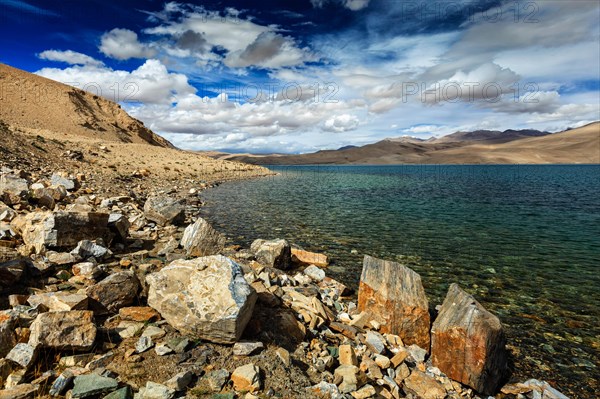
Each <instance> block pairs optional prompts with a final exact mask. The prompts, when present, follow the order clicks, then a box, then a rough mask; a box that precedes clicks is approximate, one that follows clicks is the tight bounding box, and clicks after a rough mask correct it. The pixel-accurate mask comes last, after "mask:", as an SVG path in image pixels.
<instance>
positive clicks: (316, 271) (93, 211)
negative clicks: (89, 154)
mask: <svg viewBox="0 0 600 399" xmlns="http://www.w3.org/2000/svg"><path fill="white" fill-rule="evenodd" d="M0 178H1V180H0V201H1V202H0V309H3V310H1V311H0V399H5V398H6V399H8V398H11V399H17V398H50V397H66V398H108V399H117V398H119V399H127V398H139V399H169V398H215V399H217V398H223V399H224V398H247V399H250V398H268V397H274V398H348V399H350V398H355V399H360V398H387V399H391V398H394V399H398V398H424V399H444V398H456V399H458V398H488V397H490V396H492V397H495V398H519V399H524V398H528V399H538V398H540V399H563V398H566V396H564V395H562V394H561V393H560V392H559V391H557V390H556V389H555V388H553V387H551V386H550V384H548V383H546V382H543V381H538V380H535V379H531V380H528V381H526V382H522V383H507V381H509V378H510V367H509V363H510V362H509V354H508V353H507V350H506V347H505V346H506V337H505V334H504V331H503V328H502V324H501V321H500V320H499V319H498V318H497V317H496V316H494V315H493V314H491V313H490V312H488V311H487V310H486V309H484V308H483V306H481V305H480V304H479V303H478V302H477V300H476V299H475V298H473V297H472V296H471V295H469V294H468V293H466V292H465V291H463V290H462V289H461V288H460V287H459V286H458V285H455V284H454V285H452V286H451V287H450V289H449V291H448V294H447V297H446V299H445V300H444V302H443V303H442V304H439V305H437V306H435V304H431V303H430V302H429V301H428V299H427V297H426V295H425V291H424V289H423V286H422V283H421V278H420V276H419V275H418V274H417V273H415V272H414V271H413V270H411V269H410V268H408V267H406V266H404V265H401V264H398V263H394V262H390V261H385V260H381V259H376V258H372V257H370V256H365V258H364V264H363V271H362V275H361V280H360V285H359V286H358V287H347V286H345V285H344V284H342V283H341V282H338V281H335V280H333V279H332V278H330V277H327V268H326V267H327V264H328V259H327V256H326V255H325V254H316V253H312V252H308V251H304V250H303V249H302V248H299V247H297V246H295V245H293V243H289V242H287V241H286V240H263V239H259V238H260V237H256V238H257V240H256V241H254V243H253V244H252V246H251V248H240V247H233V246H228V245H227V240H226V237H225V236H223V235H222V234H221V233H219V232H218V231H216V230H215V229H213V228H212V227H211V225H210V224H209V223H208V222H207V221H205V220H203V219H202V218H201V217H200V216H199V213H200V207H201V205H202V201H201V199H200V194H201V192H202V190H203V189H205V188H206V187H207V185H204V184H202V185H201V184H198V185H197V186H193V185H191V186H190V184H191V183H190V184H187V186H186V187H185V189H179V190H177V189H175V190H174V189H172V188H171V187H166V186H165V187H163V186H161V185H160V184H159V182H158V181H154V182H153V184H152V185H151V187H149V189H148V190H147V195H135V196H132V195H120V196H112V197H111V196H106V197H105V196H102V195H97V194H94V190H90V189H89V185H88V187H87V188H84V186H86V183H85V182H86V181H88V182H89V177H88V176H86V175H85V173H79V174H76V175H68V174H58V173H45V174H44V173H29V172H27V171H24V170H19V169H17V168H15V167H13V168H4V169H3V170H2V172H1V176H0ZM140 178H141V179H143V176H141V177H140ZM188 183H189V182H188Z"/></svg>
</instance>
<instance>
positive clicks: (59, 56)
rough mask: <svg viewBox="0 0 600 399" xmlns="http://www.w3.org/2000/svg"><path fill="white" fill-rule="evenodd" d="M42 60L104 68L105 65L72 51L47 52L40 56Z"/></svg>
mask: <svg viewBox="0 0 600 399" xmlns="http://www.w3.org/2000/svg"><path fill="white" fill-rule="evenodd" d="M38 57H39V58H40V59H42V60H48V61H57V62H64V63H67V64H71V65H91V66H102V65H104V63H103V62H102V61H98V60H97V59H95V58H92V57H90V56H89V55H85V54H82V53H78V52H76V51H72V50H65V51H61V50H46V51H43V52H41V53H39V54H38Z"/></svg>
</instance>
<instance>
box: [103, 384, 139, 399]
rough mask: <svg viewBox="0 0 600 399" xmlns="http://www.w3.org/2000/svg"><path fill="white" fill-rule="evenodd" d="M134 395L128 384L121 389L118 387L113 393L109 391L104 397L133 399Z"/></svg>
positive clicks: (105, 398)
mask: <svg viewBox="0 0 600 399" xmlns="http://www.w3.org/2000/svg"><path fill="white" fill-rule="evenodd" d="M132 396H133V395H132V394H131V388H129V387H128V386H126V387H123V388H121V389H117V390H116V391H114V392H112V393H109V394H108V395H106V396H105V397H104V399H131V397H132Z"/></svg>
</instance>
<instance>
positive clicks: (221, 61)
mask: <svg viewBox="0 0 600 399" xmlns="http://www.w3.org/2000/svg"><path fill="white" fill-rule="evenodd" d="M599 21H600V3H599V2H598V1H597V0H592V1H585V0H578V1H575V2H567V1H524V0H523V1H516V2H515V1H514V0H510V1H502V0H481V1H477V2H474V1H466V0H456V1H450V0H445V1H438V2H436V1H425V0H422V1H417V0H414V1H401V0H396V1H387V0H297V1H294V2H281V1H273V0H269V1H261V2H252V3H251V2H248V1H203V2H164V1H158V0H146V1H142V0H137V1H135V0H122V1H119V2H107V1H99V0H86V1H79V0H65V1H60V2H55V1H35V0H27V1H21V0H0V33H1V34H0V62H3V63H6V64H9V65H12V66H15V67H17V68H21V69H24V70H27V71H30V72H34V73H37V74H39V75H42V76H45V77H48V78H51V79H54V80H59V81H62V82H64V83H67V84H71V85H74V86H77V87H80V88H84V89H86V90H89V91H93V92H97V93H100V94H101V95H103V96H105V97H107V98H109V99H111V100H116V101H118V102H120V103H121V104H122V105H123V107H124V108H125V109H126V110H127V111H128V112H129V113H130V114H132V115H133V116H135V117H137V118H138V119H141V120H142V121H143V122H144V123H145V124H146V125H147V126H149V127H150V128H152V129H153V130H155V131H156V132H158V133H160V134H162V135H164V136H165V137H167V138H168V139H169V140H171V141H172V142H174V143H175V144H176V145H178V146H180V147H183V148H189V149H204V150H229V151H236V152H254V153H264V152H290V153H297V152H311V151H315V150H319V149H325V148H338V147H341V146H345V145H349V144H354V145H361V144H366V143H370V142H374V141H377V140H380V139H383V138H386V137H398V136H403V135H410V136H416V137H421V138H428V137H431V136H440V135H444V134H449V133H452V132H454V131H457V130H474V129H498V130H504V129H509V128H537V129H541V130H549V131H559V130H562V129H565V128H567V127H575V126H580V125H583V124H586V123H589V122H592V121H596V120H600V105H599V104H600V22H599Z"/></svg>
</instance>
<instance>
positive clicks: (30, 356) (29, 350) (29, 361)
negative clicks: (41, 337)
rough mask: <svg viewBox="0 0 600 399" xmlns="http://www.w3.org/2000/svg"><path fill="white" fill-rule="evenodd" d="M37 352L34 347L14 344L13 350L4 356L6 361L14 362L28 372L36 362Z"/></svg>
mask: <svg viewBox="0 0 600 399" xmlns="http://www.w3.org/2000/svg"><path fill="white" fill-rule="evenodd" d="M36 357H37V350H36V348H35V347H33V346H31V345H28V344H23V343H20V344H16V345H15V347H14V348H12V350H11V351H10V352H8V354H7V355H6V359H7V360H10V361H11V362H14V363H16V364H18V365H19V366H21V367H22V368H24V369H25V370H29V368H30V367H31V366H32V365H33V363H34V362H35V361H36Z"/></svg>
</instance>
